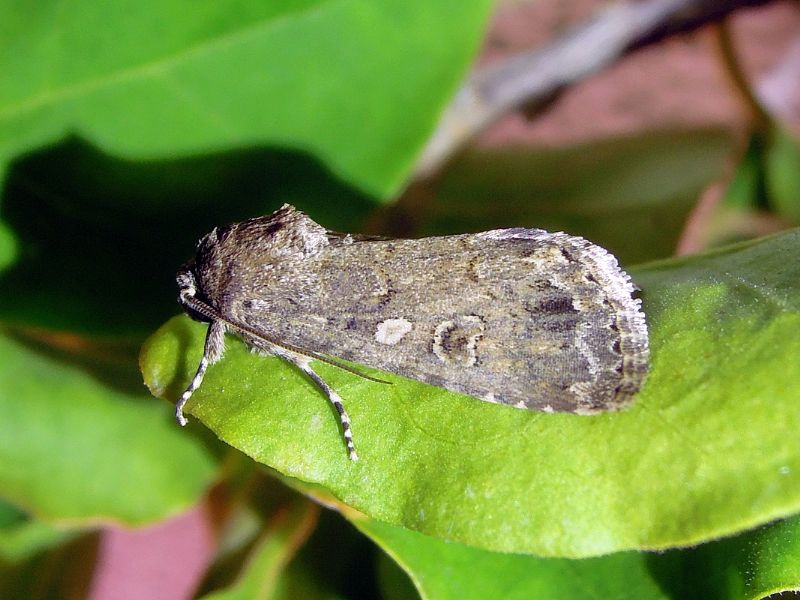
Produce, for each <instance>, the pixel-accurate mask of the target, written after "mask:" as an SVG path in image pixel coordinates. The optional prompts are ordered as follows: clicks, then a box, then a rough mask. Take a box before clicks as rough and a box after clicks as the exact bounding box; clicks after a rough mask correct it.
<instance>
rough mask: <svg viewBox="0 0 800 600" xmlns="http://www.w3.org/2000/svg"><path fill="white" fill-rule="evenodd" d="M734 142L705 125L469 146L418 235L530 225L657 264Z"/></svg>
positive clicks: (671, 251) (627, 260) (450, 171)
mask: <svg viewBox="0 0 800 600" xmlns="http://www.w3.org/2000/svg"><path fill="white" fill-rule="evenodd" d="M733 144H734V140H733V139H732V138H731V136H730V134H729V133H728V132H726V131H722V130H719V129H705V130H695V131H685V132H680V131H679V132H675V131H649V132H647V133H646V134H644V135H641V136H636V137H627V138H618V139H610V140H601V141H596V142H592V143H587V144H582V145H579V146H574V147H566V148H535V147H533V148H532V147H523V148H520V147H503V148H497V149H495V148H490V149H476V150H471V151H469V152H467V153H465V154H464V155H463V156H462V157H461V158H459V159H458V160H457V161H455V162H454V163H453V164H452V165H451V166H450V168H448V170H447V172H446V173H444V174H443V176H442V181H441V184H440V185H438V186H437V190H436V194H437V197H436V202H435V203H431V204H430V205H428V206H426V207H425V210H426V215H425V216H426V218H427V225H426V227H425V229H424V232H425V233H426V234H429V235H430V234H434V233H435V234H441V233H454V232H464V231H479V230H485V229H491V228H495V227H517V226H528V227H538V228H541V229H546V230H548V231H567V232H568V233H572V234H574V235H583V236H585V237H586V238H588V239H590V240H592V241H593V242H595V243H597V244H600V245H601V246H603V247H604V248H607V249H609V250H610V251H612V252H613V253H614V254H615V255H616V256H617V257H618V258H619V259H620V260H621V261H622V262H623V263H624V264H634V263H637V262H642V261H645V260H654V259H657V258H664V257H667V256H671V255H672V254H674V252H675V247H676V245H677V242H678V237H679V235H680V234H681V232H682V231H683V228H684V226H685V224H686V219H687V217H688V215H689V212H690V211H691V210H692V209H693V208H694V206H695V204H696V202H697V197H698V195H699V194H700V193H701V192H702V191H703V189H704V188H705V187H706V186H708V185H709V183H710V182H712V181H714V180H715V179H717V178H719V177H720V175H721V173H722V171H723V169H724V161H725V160H726V159H727V157H728V156H729V155H730V152H731V150H732V147H733ZM632 231H635V232H636V235H631V232H632ZM642 240H647V243H642Z"/></svg>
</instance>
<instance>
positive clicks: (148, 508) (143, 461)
mask: <svg viewBox="0 0 800 600" xmlns="http://www.w3.org/2000/svg"><path fill="white" fill-rule="evenodd" d="M112 375H113V371H109V372H107V373H106V376H112ZM0 412H1V413H2V415H3V418H2V419H0V496H2V497H4V498H7V499H9V500H11V501H12V502H14V503H15V504H16V505H18V506H21V507H24V508H25V509H26V510H27V511H30V512H31V513H33V514H35V515H36V516H37V517H40V518H42V519H46V520H67V521H70V522H76V521H89V522H97V521H98V520H113V521H119V522H124V523H131V524H136V523H144V522H148V521H153V520H156V519H160V518H163V517H165V516H167V515H170V514H174V513H177V512H178V511H180V510H182V509H184V508H186V507H187V506H188V505H190V504H191V503H193V502H194V501H196V500H197V498H198V496H199V495H200V494H201V493H203V491H204V489H205V488H206V486H207V485H208V484H209V482H210V481H211V479H212V477H214V474H215V471H216V468H215V460H214V459H213V458H212V457H211V456H210V454H209V452H208V451H207V450H205V448H204V447H203V446H202V445H201V443H200V442H199V440H198V439H196V438H194V437H192V436H191V435H187V434H186V433H185V432H182V431H179V430H177V429H176V428H175V427H174V423H173V422H172V420H171V419H170V416H169V414H168V413H169V411H168V410H167V407H166V406H163V405H159V404H158V403H154V402H151V401H149V400H148V399H147V397H145V396H142V395H141V394H139V393H132V392H129V391H124V390H122V389H119V388H114V387H111V386H110V385H108V384H105V383H103V382H102V381H100V380H98V379H97V378H96V377H95V374H94V373H92V372H91V371H87V370H86V369H84V368H83V367H82V366H81V365H79V364H74V363H73V364H70V363H68V362H65V360H63V359H62V360H58V359H56V358H55V357H54V356H53V355H47V354H44V353H43V352H42V351H41V349H35V348H34V347H32V346H31V345H29V344H27V343H23V342H22V341H20V340H17V339H13V338H11V337H8V336H0Z"/></svg>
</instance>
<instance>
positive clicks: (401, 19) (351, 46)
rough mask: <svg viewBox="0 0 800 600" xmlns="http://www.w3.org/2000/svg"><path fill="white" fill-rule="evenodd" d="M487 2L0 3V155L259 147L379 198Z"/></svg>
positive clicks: (451, 84) (461, 60) (412, 148)
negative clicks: (77, 139)
mask: <svg viewBox="0 0 800 600" xmlns="http://www.w3.org/2000/svg"><path fill="white" fill-rule="evenodd" d="M490 4H491V3H490V2H488V1H487V0H470V1H468V2H463V1H459V2H456V1H454V0H447V1H444V2H433V3H431V2H421V1H417V2H408V1H406V0H380V1H374V2H366V3H365V2H361V1H359V0H292V1H290V2H254V1H247V0H225V1H223V2H212V3H204V4H202V5H198V4H197V3H196V2H192V1H191V0H169V1H162V2H153V1H150V2H144V3H143V2H117V3H111V4H108V3H97V2H91V1H89V0H80V1H79V2H78V3H76V4H71V5H70V6H69V7H68V8H66V7H64V6H63V5H61V4H59V3H57V2H52V1H50V2H43V3H37V5H36V9H35V10H33V9H32V8H31V7H30V6H29V5H26V4H20V3H18V2H13V1H11V0H5V1H4V2H3V5H2V8H0V14H3V16H4V17H3V18H4V27H3V32H2V34H0V157H4V158H5V159H6V160H8V159H9V158H10V157H13V156H15V155H17V154H19V153H22V152H25V151H29V150H31V149H35V148H37V147H40V146H43V145H45V144H48V143H52V142H54V141H56V140H58V139H60V138H62V137H63V136H64V135H65V134H66V133H67V132H77V133H78V135H80V136H81V137H83V138H85V139H87V140H89V141H91V142H92V143H94V144H96V145H97V146H99V147H101V148H103V149H104V150H106V151H108V152H110V153H113V154H117V155H119V156H126V157H129V158H163V157H168V156H175V155H178V154H184V155H186V154H198V153H202V152H213V151H218V150H221V149H229V148H236V147H243V146H254V145H266V144H269V145H276V146H282V147H286V148H293V149H296V150H302V151H305V152H308V153H310V154H313V155H314V156H317V157H319V158H320V159H322V160H323V161H324V162H325V163H327V164H328V165H330V167H331V169H332V170H333V171H334V172H336V173H338V174H339V175H341V176H342V177H343V178H344V179H346V180H348V181H351V182H354V183H355V184H356V185H358V186H360V187H362V188H364V189H368V190H371V191H373V192H375V193H377V194H379V195H386V194H387V193H389V192H391V191H392V190H395V189H396V188H397V186H398V185H399V184H400V183H401V181H402V179H403V178H404V177H405V175H406V173H407V171H408V170H409V168H410V167H411V164H412V162H413V159H414V156H415V154H416V153H417V152H418V151H419V149H420V147H421V146H422V144H423V143H424V142H425V139H426V138H427V136H428V134H429V132H430V131H431V130H432V128H433V126H434V124H435V122H436V119H437V116H438V113H439V112H440V111H441V109H442V108H443V106H444V104H445V103H446V102H447V100H448V99H449V96H450V95H451V94H452V93H453V91H454V90H455V87H456V85H457V83H458V81H459V79H460V78H461V76H462V75H463V73H464V71H465V69H466V67H467V65H468V63H469V61H470V59H471V58H472V55H473V54H474V52H475V50H476V48H477V45H478V43H479V42H480V39H481V34H482V31H483V25H484V22H485V20H486V16H487V12H488V9H489V6H490Z"/></svg>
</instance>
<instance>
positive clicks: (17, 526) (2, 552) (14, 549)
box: [0, 501, 80, 565]
mask: <svg viewBox="0 0 800 600" xmlns="http://www.w3.org/2000/svg"><path fill="white" fill-rule="evenodd" d="M79 533H80V531H79V530H77V529H73V528H57V527H54V526H53V525H51V524H50V523H45V522H42V521H37V520H35V519H29V518H28V517H27V515H25V513H23V512H21V511H20V510H18V509H17V508H15V507H13V506H11V505H10V504H7V503H5V502H2V501H0V564H7V565H10V564H14V563H20V562H22V561H25V560H27V559H30V558H32V557H33V556H35V555H36V554H39V553H41V552H43V551H45V550H47V549H48V548H52V547H54V546H57V545H58V544H61V543H63V542H65V541H67V540H69V539H71V538H74V537H75V536H76V535H78V534H79Z"/></svg>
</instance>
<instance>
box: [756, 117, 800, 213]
mask: <svg viewBox="0 0 800 600" xmlns="http://www.w3.org/2000/svg"><path fill="white" fill-rule="evenodd" d="M764 168H765V171H766V187H767V190H768V191H769V199H770V204H771V205H772V206H773V207H774V208H775V209H776V211H777V212H778V213H779V214H780V215H781V216H783V217H785V218H786V219H789V220H790V221H791V222H792V223H800V139H798V138H797V137H794V136H793V135H792V134H791V133H790V132H789V131H787V130H785V129H776V130H775V132H774V135H773V136H772V139H771V143H770V145H769V147H768V148H767V151H766V158H765V166H764Z"/></svg>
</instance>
